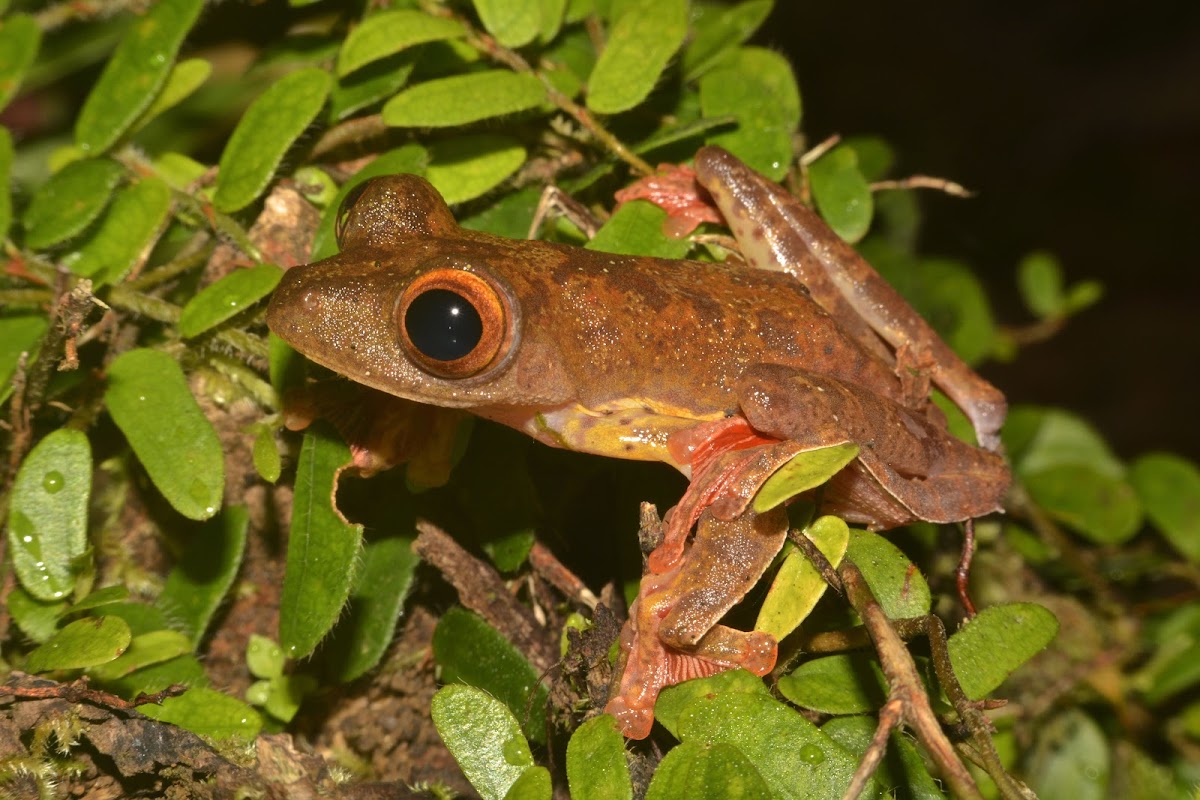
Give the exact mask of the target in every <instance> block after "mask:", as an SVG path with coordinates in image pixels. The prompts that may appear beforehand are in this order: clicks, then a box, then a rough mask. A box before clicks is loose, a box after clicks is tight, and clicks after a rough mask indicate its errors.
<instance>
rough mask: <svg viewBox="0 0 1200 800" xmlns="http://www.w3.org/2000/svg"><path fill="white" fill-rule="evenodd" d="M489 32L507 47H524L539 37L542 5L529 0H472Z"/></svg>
mask: <svg viewBox="0 0 1200 800" xmlns="http://www.w3.org/2000/svg"><path fill="white" fill-rule="evenodd" d="M472 4H473V5H474V6H475V11H476V12H477V13H478V14H479V19H480V21H481V22H482V23H483V27H485V28H487V32H488V33H490V34H491V35H492V36H495V37H496V41H498V42H500V44H502V45H504V46H505V47H523V46H525V45H527V44H529V43H530V42H532V41H533V40H534V38H536V37H537V35H538V32H539V31H540V29H541V25H542V15H541V6H540V4H539V3H531V2H529V0H472Z"/></svg>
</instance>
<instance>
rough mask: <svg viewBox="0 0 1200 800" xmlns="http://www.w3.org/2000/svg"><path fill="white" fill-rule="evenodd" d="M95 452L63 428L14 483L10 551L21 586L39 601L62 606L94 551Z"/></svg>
mask: <svg viewBox="0 0 1200 800" xmlns="http://www.w3.org/2000/svg"><path fill="white" fill-rule="evenodd" d="M91 492H92V448H91V445H90V444H89V443H88V438H87V436H85V435H84V434H83V433H81V432H79V431H77V430H72V429H70V428H60V429H58V430H56V431H54V432H52V433H50V434H47V435H46V437H45V438H44V439H42V440H41V441H40V442H38V444H37V446H36V447H34V448H33V450H31V451H30V453H29V455H28V456H26V457H25V460H24V461H23V462H21V468H20V469H19V470H18V471H17V477H16V479H15V480H14V481H13V487H12V505H11V508H10V510H9V518H8V549H9V553H11V557H12V561H13V567H14V568H15V569H16V572H17V577H18V578H19V579H20V580H21V585H22V586H24V587H25V589H26V590H27V591H28V592H29V593H30V594H31V595H33V596H34V597H36V598H37V599H38V600H61V599H62V598H64V597H65V596H67V595H68V594H70V593H71V591H72V589H74V587H75V577H76V575H77V572H78V565H77V564H76V563H75V561H76V559H78V558H79V557H80V556H82V555H83V554H84V553H85V552H86V551H87V548H88V541H87V508H88V498H89V497H90V496H91Z"/></svg>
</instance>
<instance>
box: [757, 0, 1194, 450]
mask: <svg viewBox="0 0 1200 800" xmlns="http://www.w3.org/2000/svg"><path fill="white" fill-rule="evenodd" d="M756 40H757V41H759V42H760V43H763V44H766V45H768V46H771V47H773V48H775V49H778V50H782V51H785V52H786V53H787V55H788V57H789V58H790V60H791V62H792V64H793V65H794V66H795V68H796V72H797V75H798V78H799V81H800V90H801V95H802V101H803V108H804V119H803V123H802V124H803V126H804V129H805V131H806V133H807V135H808V136H809V139H810V141H811V142H817V141H820V140H821V139H823V138H825V137H826V136H828V135H830V134H832V133H841V134H844V135H855V134H878V135H882V136H883V137H884V138H886V139H887V140H888V141H889V142H891V143H892V144H893V146H894V147H895V148H896V151H897V154H898V157H899V161H898V164H897V169H896V170H895V173H896V174H897V175H906V174H910V173H918V172H919V173H925V174H931V175H938V176H941V177H947V178H951V179H953V180H956V181H958V182H960V183H963V184H965V185H966V186H967V187H968V188H970V189H972V190H974V191H975V192H977V193H978V194H977V196H976V197H975V198H973V199H971V200H958V199H954V198H949V197H944V196H940V195H938V194H937V193H934V192H923V193H922V195H921V198H922V208H923V209H924V211H925V215H926V216H925V228H924V230H923V236H922V248H921V249H922V252H925V253H927V254H930V255H945V256H952V257H956V258H961V259H963V260H965V261H967V262H968V263H970V264H971V265H972V266H973V267H974V268H975V269H976V270H977V272H978V273H979V274H980V275H981V277H983V278H984V279H985V281H986V282H987V284H988V287H989V291H990V293H991V296H992V298H993V301H994V302H995V304H996V310H997V316H998V317H999V319H1000V321H1002V322H1006V323H1010V324H1021V323H1024V322H1028V321H1029V317H1028V314H1027V312H1026V311H1024V309H1023V307H1022V305H1021V303H1020V300H1019V297H1018V295H1017V292H1016V288H1015V277H1014V276H1015V266H1016V264H1017V262H1018V261H1019V260H1020V258H1021V257H1022V256H1023V255H1025V254H1026V253H1028V252H1029V251H1030V250H1034V249H1039V248H1044V249H1048V250H1050V251H1052V252H1054V253H1055V254H1057V255H1058V256H1059V258H1060V259H1061V260H1062V263H1063V267H1064V270H1065V272H1066V276H1067V281H1068V283H1073V282H1074V281H1077V280H1080V279H1084V278H1098V279H1100V280H1101V281H1102V282H1103V283H1104V285H1105V289H1106V294H1105V297H1104V299H1103V300H1102V301H1101V303H1100V304H1099V305H1097V306H1093V307H1092V308H1090V309H1089V310H1087V311H1085V312H1084V313H1082V314H1081V315H1079V316H1078V317H1075V318H1074V319H1072V320H1071V321H1070V323H1069V325H1068V327H1067V328H1066V329H1065V330H1064V331H1063V332H1061V333H1060V334H1058V335H1057V336H1056V337H1055V338H1054V339H1052V340H1050V341H1048V342H1045V343H1042V344H1038V345H1034V346H1031V347H1030V348H1028V349H1026V350H1024V351H1022V352H1021V354H1020V355H1019V357H1018V359H1017V360H1016V361H1015V362H1014V363H1013V364H1010V365H994V364H992V365H989V366H988V367H987V368H986V369H985V370H984V371H985V373H986V374H987V375H988V377H989V378H991V379H992V380H993V381H995V382H996V383H997V384H998V385H999V386H1000V387H1001V388H1002V389H1003V390H1004V391H1005V392H1006V393H1007V394H1008V396H1009V398H1010V401H1011V402H1015V403H1044V404H1051V405H1058V406H1063V407H1066V408H1069V409H1072V410H1074V411H1077V412H1078V413H1081V414H1083V415H1084V416H1085V417H1086V418H1088V419H1089V420H1090V421H1091V422H1093V423H1094V424H1095V425H1096V426H1097V427H1099V428H1100V429H1101V431H1102V432H1103V433H1104V435H1105V437H1106V438H1107V439H1108V440H1109V442H1110V443H1111V444H1112V445H1113V447H1114V448H1115V449H1116V450H1117V451H1118V454H1119V455H1120V456H1122V457H1124V458H1131V457H1133V456H1135V455H1137V454H1139V453H1141V452H1144V451H1146V450H1149V449H1166V450H1172V451H1175V452H1178V453H1180V454H1182V455H1186V456H1189V457H1191V458H1193V459H1196V458H1200V426H1198V425H1197V424H1196V423H1195V420H1194V415H1195V413H1196V408H1197V403H1196V402H1195V399H1194V387H1195V386H1196V383H1197V381H1196V372H1197V368H1198V367H1200V326H1198V325H1197V323H1196V321H1195V320H1196V312H1195V309H1194V307H1195V305H1196V303H1197V300H1198V299H1200V269H1198V267H1200V248H1198V247H1197V244H1196V237H1197V231H1198V229H1200V202H1198V201H1197V195H1198V193H1200V186H1198V185H1197V184H1198V183H1200V3H1195V2H1161V1H1160V2H1151V3H1146V4H1139V5H1138V6H1137V7H1136V10H1135V7H1134V6H1133V5H1125V4H1097V3H1086V2H1076V3H1072V2H1046V3H1040V2H1005V3H999V2H989V3H983V2H962V1H961V0H960V1H958V2H951V1H950V0H933V1H932V2H921V3H902V2H894V0H854V1H853V2H807V1H806V2H802V3H800V2H788V0H779V2H777V8H776V10H775V12H774V14H773V15H772V17H771V19H770V20H769V21H768V23H767V24H766V25H765V26H764V28H763V30H762V32H760V34H759V35H758V37H756Z"/></svg>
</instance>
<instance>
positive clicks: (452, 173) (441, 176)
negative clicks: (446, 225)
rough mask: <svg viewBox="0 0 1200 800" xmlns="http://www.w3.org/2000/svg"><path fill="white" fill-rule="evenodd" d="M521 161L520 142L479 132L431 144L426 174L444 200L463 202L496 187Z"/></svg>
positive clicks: (523, 155) (522, 153) (522, 162)
mask: <svg viewBox="0 0 1200 800" xmlns="http://www.w3.org/2000/svg"><path fill="white" fill-rule="evenodd" d="M524 163H525V148H524V147H522V146H521V143H520V142H519V141H517V140H516V139H513V138H512V137H510V136H501V135H499V134H494V133H479V134H473V135H469V136H459V137H458V138H456V139H447V140H445V141H441V142H435V143H434V144H432V145H430V147H429V167H428V168H427V169H426V171H425V177H426V178H428V179H429V182H430V183H432V184H433V186H434V188H435V189H437V190H438V192H440V193H441V195H442V199H444V200H445V201H446V202H447V203H450V204H454V203H465V202H466V201H468V200H474V199H475V198H476V197H479V196H480V195H482V194H483V193H484V192H487V191H488V190H489V189H493V188H495V187H496V186H498V185H499V184H500V182H501V181H503V180H504V179H505V178H507V177H508V176H509V175H512V174H513V173H514V172H516V171H517V170H518V169H520V167H521V165H522V164H524Z"/></svg>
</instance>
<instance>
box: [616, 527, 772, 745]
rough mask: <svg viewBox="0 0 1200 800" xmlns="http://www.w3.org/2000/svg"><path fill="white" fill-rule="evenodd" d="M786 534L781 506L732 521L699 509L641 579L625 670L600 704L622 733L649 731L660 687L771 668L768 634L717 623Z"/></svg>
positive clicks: (634, 735)
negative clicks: (678, 543) (659, 570)
mask: <svg viewBox="0 0 1200 800" xmlns="http://www.w3.org/2000/svg"><path fill="white" fill-rule="evenodd" d="M786 535H787V515H786V514H785V513H784V512H783V511H782V509H775V510H773V511H770V512H768V513H766V514H755V513H754V512H753V511H746V512H745V513H743V514H741V515H740V516H738V517H735V518H734V519H732V520H720V519H717V518H716V517H715V516H714V515H713V514H712V513H711V512H709V513H705V514H704V515H703V516H702V517H701V519H700V522H699V525H698V526H697V530H696V536H695V538H694V540H693V541H692V543H691V545H690V546H688V548H687V549H686V550H685V552H684V554H683V556H682V558H680V559H679V560H678V562H677V564H676V565H675V567H674V568H673V569H671V570H670V571H668V572H666V573H663V574H655V573H653V572H648V573H647V574H646V575H645V576H644V577H643V578H642V584H641V588H640V589H639V591H638V598H637V600H636V601H635V602H634V604H633V606H632V608H630V612H629V621H628V622H626V623H625V629H624V630H623V632H622V634H621V649H622V651H623V654H624V662H625V663H624V669H623V671H622V672H621V676H620V680H619V683H618V684H617V685H616V687H615V694H614V695H613V696H612V697H611V698H610V700H609V701H608V704H607V705H606V706H605V709H604V710H605V712H606V713H609V714H612V715H613V716H614V717H616V719H617V721H618V723H619V725H620V727H621V730H622V732H623V733H624V734H625V735H626V736H627V737H629V738H631V739H644V738H645V737H646V736H648V735H649V734H650V728H651V726H652V725H653V723H654V702H655V700H657V699H658V694H659V692H660V691H661V690H662V689H663V688H664V687H666V686H672V685H674V684H676V683H680V682H682V681H685V680H688V679H690V678H699V677H703V676H705V675H713V674H716V673H718V672H723V671H725V670H728V669H735V668H738V667H742V668H744V669H747V670H749V671H750V672H753V673H754V674H755V675H765V674H767V673H768V672H770V671H771V669H772V668H773V667H774V666H775V658H776V653H777V643H776V641H775V639H774V637H772V636H770V635H769V634H766V633H761V632H749V633H747V632H745V631H738V630H734V629H732V628H728V627H725V626H724V625H718V624H717V621H718V620H720V619H721V617H722V616H724V615H725V612H727V611H728V610H729V609H730V608H732V607H733V606H734V604H736V603H737V602H738V601H739V600H741V599H742V597H743V596H744V595H745V594H746V592H747V591H749V590H750V588H751V587H752V586H754V584H755V583H757V582H758V579H759V578H760V577H762V574H763V572H764V571H765V570H766V568H767V567H768V566H769V565H770V563H771V560H772V559H773V558H775V556H776V555H777V554H778V553H779V550H780V548H781V547H783V541H784V539H785V537H786Z"/></svg>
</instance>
